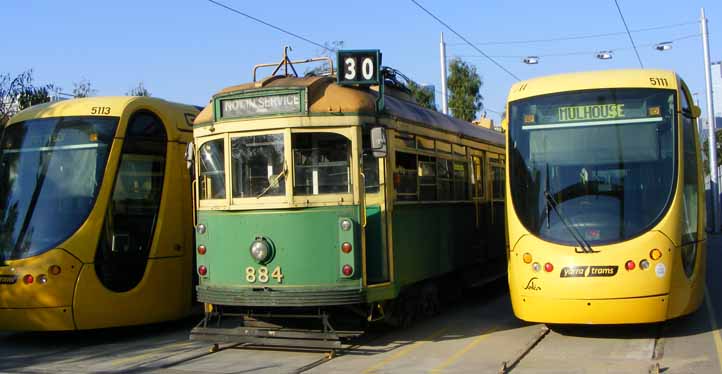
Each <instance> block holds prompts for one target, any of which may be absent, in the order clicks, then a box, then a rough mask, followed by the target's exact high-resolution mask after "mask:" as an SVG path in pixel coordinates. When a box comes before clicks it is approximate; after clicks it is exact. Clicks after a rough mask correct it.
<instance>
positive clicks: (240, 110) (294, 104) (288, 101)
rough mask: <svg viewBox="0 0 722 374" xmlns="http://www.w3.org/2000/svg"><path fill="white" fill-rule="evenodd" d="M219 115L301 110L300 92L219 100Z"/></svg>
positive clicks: (247, 114)
mask: <svg viewBox="0 0 722 374" xmlns="http://www.w3.org/2000/svg"><path fill="white" fill-rule="evenodd" d="M220 106H221V108H220V109H221V117H251V116H264V115H271V114H283V113H298V112H301V111H302V110H301V94H300V93H292V94H283V95H271V96H255V97H242V98H238V99H228V100H221V105H220Z"/></svg>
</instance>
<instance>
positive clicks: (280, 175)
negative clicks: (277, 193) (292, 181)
mask: <svg viewBox="0 0 722 374" xmlns="http://www.w3.org/2000/svg"><path fill="white" fill-rule="evenodd" d="M286 171H288V168H287V167H286V164H283V171H281V172H280V173H278V175H276V176H275V177H273V179H272V180H270V181H269V182H268V187H266V188H265V189H264V190H263V191H261V193H259V194H258V195H257V196H256V199H259V198H261V197H262V196H263V195H265V194H266V193H268V191H270V190H271V188H274V187H278V181H279V180H280V179H281V178H283V176H284V175H286Z"/></svg>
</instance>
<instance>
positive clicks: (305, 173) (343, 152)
mask: <svg viewBox="0 0 722 374" xmlns="http://www.w3.org/2000/svg"><path fill="white" fill-rule="evenodd" d="M291 142H292V144H293V167H294V172H295V176H294V181H293V193H294V194H296V195H319V194H331V193H350V192H351V173H350V165H351V141H350V140H349V139H348V138H346V137H345V136H342V135H339V134H333V133H299V134H293V137H292V138H291Z"/></svg>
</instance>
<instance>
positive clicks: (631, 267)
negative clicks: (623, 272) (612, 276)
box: [624, 260, 636, 270]
mask: <svg viewBox="0 0 722 374" xmlns="http://www.w3.org/2000/svg"><path fill="white" fill-rule="evenodd" d="M635 266H636V265H635V264H634V261H632V260H629V261H627V262H626V263H625V264H624V268H625V269H627V270H634V268H635Z"/></svg>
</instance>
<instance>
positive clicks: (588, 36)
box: [446, 21, 699, 46]
mask: <svg viewBox="0 0 722 374" xmlns="http://www.w3.org/2000/svg"><path fill="white" fill-rule="evenodd" d="M698 23H699V21H691V22H683V23H674V24H670V25H661V26H652V27H647V28H643V29H636V30H630V31H631V32H633V33H638V32H645V31H656V30H664V29H671V28H678V27H682V26H689V25H694V24H698ZM626 34H627V32H626V31H621V32H608V33H600V34H583V35H571V36H560V37H555V38H548V39H528V40H506V41H503V40H502V41H489V42H477V43H475V44H476V45H513V44H535V43H549V42H560V41H567V40H581V39H595V38H603V37H607V36H617V35H626ZM446 45H449V46H458V45H466V43H461V42H457V43H446Z"/></svg>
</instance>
